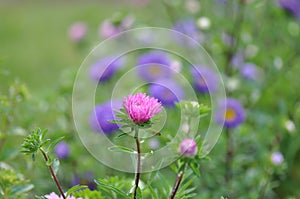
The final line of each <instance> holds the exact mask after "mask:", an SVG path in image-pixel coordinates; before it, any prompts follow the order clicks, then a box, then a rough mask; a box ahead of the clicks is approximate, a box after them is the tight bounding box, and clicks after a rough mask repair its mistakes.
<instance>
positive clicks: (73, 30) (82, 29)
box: [69, 22, 87, 42]
mask: <svg viewBox="0 0 300 199" xmlns="http://www.w3.org/2000/svg"><path fill="white" fill-rule="evenodd" d="M86 32H87V27H86V24H85V23H83V22H77V23H74V24H73V25H72V26H71V27H70V29H69V38H70V39H71V40H72V41H75V42H79V41H81V40H82V39H83V38H84V37H85V35H86Z"/></svg>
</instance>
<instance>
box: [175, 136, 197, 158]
mask: <svg viewBox="0 0 300 199" xmlns="http://www.w3.org/2000/svg"><path fill="white" fill-rule="evenodd" d="M179 151H180V153H181V154H182V155H183V156H188V157H194V156H195V155H196V154H197V143H196V142H195V140H193V139H191V138H185V139H184V140H182V141H181V143H180V146H179Z"/></svg>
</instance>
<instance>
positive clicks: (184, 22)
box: [173, 18, 204, 46]
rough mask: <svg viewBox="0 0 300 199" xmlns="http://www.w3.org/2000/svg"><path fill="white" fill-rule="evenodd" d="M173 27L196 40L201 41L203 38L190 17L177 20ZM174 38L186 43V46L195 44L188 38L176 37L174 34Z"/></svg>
mask: <svg viewBox="0 0 300 199" xmlns="http://www.w3.org/2000/svg"><path fill="white" fill-rule="evenodd" d="M173 29H174V30H176V31H178V32H181V33H183V34H185V35H187V36H189V37H191V38H192V39H194V40H195V41H197V42H200V43H201V42H203V40H204V38H203V34H201V32H200V31H199V30H198V28H197V26H196V22H195V21H194V19H192V18H189V19H181V20H178V21H177V22H176V23H175V25H174V27H173ZM175 38H176V40H177V41H178V42H179V43H181V44H184V45H188V46H194V45H195V43H194V42H191V40H189V39H184V38H182V37H178V36H176V35H175Z"/></svg>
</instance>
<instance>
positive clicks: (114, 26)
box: [99, 16, 134, 39]
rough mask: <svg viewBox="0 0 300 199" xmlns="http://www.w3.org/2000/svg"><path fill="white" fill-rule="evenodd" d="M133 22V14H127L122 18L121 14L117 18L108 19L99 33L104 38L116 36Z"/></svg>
mask: <svg viewBox="0 0 300 199" xmlns="http://www.w3.org/2000/svg"><path fill="white" fill-rule="evenodd" d="M133 22H134V17H133V16H126V17H124V18H122V19H120V18H119V16H118V18H116V19H106V20H104V21H103V23H102V24H101V26H100V27H99V35H100V36H102V37H103V38H104V39H107V38H109V37H112V36H115V35H117V34H119V33H121V32H123V31H125V30H128V29H129V28H131V26H132V24H133Z"/></svg>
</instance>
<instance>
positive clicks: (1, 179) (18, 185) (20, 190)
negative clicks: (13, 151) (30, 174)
mask: <svg viewBox="0 0 300 199" xmlns="http://www.w3.org/2000/svg"><path fill="white" fill-rule="evenodd" d="M32 188H33V185H32V184H29V183H28V180H26V179H25V178H24V177H23V175H22V174H20V173H18V172H16V171H15V170H14V169H13V168H12V167H10V166H9V165H7V164H5V163H3V162H0V196H2V197H3V198H7V199H20V198H26V196H27V192H28V191H30V190H31V189H32Z"/></svg>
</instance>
